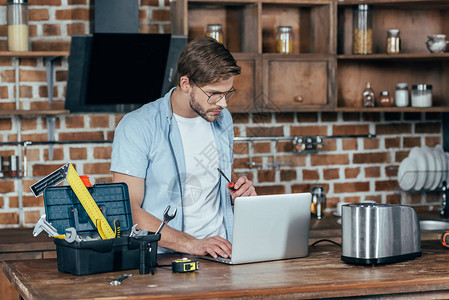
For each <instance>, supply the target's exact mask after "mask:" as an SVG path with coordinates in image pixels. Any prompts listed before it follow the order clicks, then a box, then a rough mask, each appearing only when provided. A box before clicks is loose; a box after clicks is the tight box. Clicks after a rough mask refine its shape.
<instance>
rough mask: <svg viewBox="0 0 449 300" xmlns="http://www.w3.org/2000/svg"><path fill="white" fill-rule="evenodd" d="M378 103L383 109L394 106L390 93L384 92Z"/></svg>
mask: <svg viewBox="0 0 449 300" xmlns="http://www.w3.org/2000/svg"><path fill="white" fill-rule="evenodd" d="M377 103H378V104H379V106H382V107H390V106H393V97H391V95H390V94H389V93H388V91H382V92H381V93H380V96H379V98H377Z"/></svg>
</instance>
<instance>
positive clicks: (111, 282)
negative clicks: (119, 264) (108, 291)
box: [109, 274, 133, 285]
mask: <svg viewBox="0 0 449 300" xmlns="http://www.w3.org/2000/svg"><path fill="white" fill-rule="evenodd" d="M132 276H133V274H122V275H120V278H118V279H115V280H111V281H109V284H110V285H120V284H122V281H123V280H125V279H126V278H128V277H132Z"/></svg>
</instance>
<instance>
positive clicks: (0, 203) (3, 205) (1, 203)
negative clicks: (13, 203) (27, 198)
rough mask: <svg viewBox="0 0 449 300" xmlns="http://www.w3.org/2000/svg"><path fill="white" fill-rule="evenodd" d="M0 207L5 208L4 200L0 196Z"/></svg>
mask: <svg viewBox="0 0 449 300" xmlns="http://www.w3.org/2000/svg"><path fill="white" fill-rule="evenodd" d="M0 208H5V200H4V199H3V197H1V196H0Z"/></svg>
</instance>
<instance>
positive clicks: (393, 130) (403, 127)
mask: <svg viewBox="0 0 449 300" xmlns="http://www.w3.org/2000/svg"><path fill="white" fill-rule="evenodd" d="M411 132H412V125H410V124H393V125H392V124H377V125H376V134H377V135H381V134H392V135H396V134H407V133H408V134H410V133H411Z"/></svg>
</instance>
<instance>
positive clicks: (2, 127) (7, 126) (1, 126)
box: [0, 118, 12, 131]
mask: <svg viewBox="0 0 449 300" xmlns="http://www.w3.org/2000/svg"><path fill="white" fill-rule="evenodd" d="M11 129H12V120H11V119H6V118H0V131H8V130H11Z"/></svg>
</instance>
